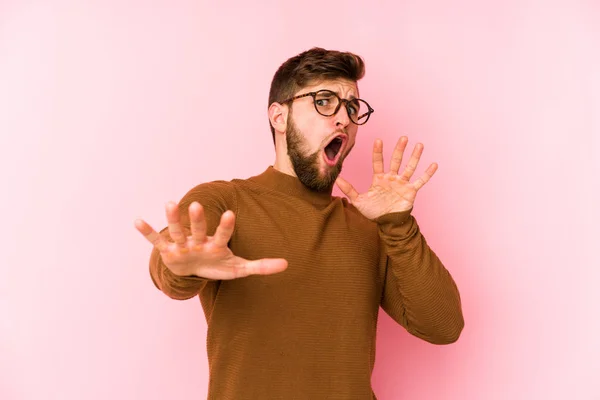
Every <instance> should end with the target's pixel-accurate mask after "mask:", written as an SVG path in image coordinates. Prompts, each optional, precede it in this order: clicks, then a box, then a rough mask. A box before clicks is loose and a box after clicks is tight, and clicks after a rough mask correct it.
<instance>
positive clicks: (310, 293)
mask: <svg viewBox="0 0 600 400" xmlns="http://www.w3.org/2000/svg"><path fill="white" fill-rule="evenodd" d="M193 201H197V202H199V203H200V204H202V206H203V208H204V214H205V217H206V223H207V235H209V236H211V235H213V234H214V232H215V230H216V228H217V226H218V224H219V221H220V218H221V215H222V214H223V213H224V212H225V211H227V210H232V211H233V212H234V213H235V216H236V222H235V228H234V232H233V235H232V237H231V240H230V242H229V244H228V245H229V248H230V249H231V250H232V252H233V253H234V254H235V255H237V256H239V257H243V258H245V259H248V260H255V259H260V258H284V259H286V260H287V261H288V267H287V269H286V270H284V271H283V272H280V273H277V274H273V275H251V276H248V277H245V278H238V279H232V280H210V279H204V278H200V277H196V276H185V277H182V276H177V275H175V274H173V273H172V272H171V271H170V270H169V269H168V268H166V266H165V265H164V263H163V262H162V260H161V257H160V253H159V252H158V251H157V250H156V249H154V250H153V251H152V254H151V257H150V275H151V277H152V281H153V282H154V284H155V285H156V287H157V288H158V289H160V290H161V291H162V292H164V294H166V295H167V296H169V297H170V298H173V299H177V300H186V299H191V298H193V297H195V296H198V298H199V300H200V303H201V306H202V309H203V312H204V316H205V318H206V323H207V334H206V339H207V356H208V364H209V387H208V399H211V400H212V399H214V400H229V399H232V400H233V399H235V400H240V399H253V400H254V399H261V400H263V399H285V400H291V399H310V400H316V399H330V400H331V399H345V400H346V399H376V396H375V394H374V392H373V390H372V387H371V374H372V371H373V367H374V363H375V340H376V332H377V317H378V311H379V308H380V307H381V308H382V309H383V310H384V311H385V312H386V313H387V314H388V315H389V316H390V317H391V318H392V319H393V320H395V321H396V322H397V323H398V324H400V325H401V326H403V327H404V328H405V329H406V330H407V331H408V332H409V333H410V334H412V335H414V336H416V337H419V338H421V339H423V340H425V341H427V342H430V343H433V344H449V343H453V342H455V341H456V340H457V339H458V337H459V335H460V333H461V331H462V328H463V325H464V322H463V315H462V310H461V301H460V295H459V291H458V289H457V286H456V284H455V282H454V280H453V279H452V277H451V275H450V273H449V272H448V270H447V269H446V268H445V266H444V265H443V264H442V262H441V261H440V259H439V258H438V257H437V255H436V254H435V253H434V251H433V250H432V249H431V248H430V247H429V245H428V244H427V242H426V240H425V238H424V236H423V235H422V234H421V232H420V230H419V226H418V224H417V221H416V219H415V217H414V216H413V215H412V214H411V212H412V210H408V211H404V212H396V213H390V214H386V215H382V216H380V217H379V218H376V219H374V220H369V219H367V218H366V217H364V216H363V215H362V214H361V213H360V212H359V211H358V210H357V209H356V208H355V207H354V206H353V205H352V204H350V203H349V202H348V200H347V199H346V198H344V197H336V196H333V195H332V192H314V191H312V190H310V189H308V188H307V187H306V186H304V185H303V184H302V183H301V182H300V181H299V180H298V178H297V177H295V176H291V175H287V174H284V173H282V172H280V171H278V170H276V169H275V168H274V167H273V166H269V167H268V168H267V169H266V170H265V171H264V172H263V173H261V174H259V175H256V176H252V177H250V178H247V179H233V180H231V181H213V182H207V183H202V184H199V185H197V186H196V187H194V188H192V189H191V190H190V191H189V192H187V193H186V194H185V196H184V197H183V198H182V199H181V201H180V202H179V211H180V215H181V222H182V226H183V227H184V230H186V232H187V234H188V235H189V228H190V222H189V217H188V208H189V206H190V204H191V203H192V202H193ZM161 234H162V235H164V236H165V237H166V238H167V239H169V240H170V238H169V234H168V230H167V228H164V229H163V230H162V231H161Z"/></svg>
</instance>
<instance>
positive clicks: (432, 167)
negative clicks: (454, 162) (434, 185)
mask: <svg viewBox="0 0 600 400" xmlns="http://www.w3.org/2000/svg"><path fill="white" fill-rule="evenodd" d="M437 168H438V165H437V164H436V163H432V164H431V165H430V166H429V168H427V170H426V171H425V173H424V174H423V175H422V176H421V177H420V178H419V179H417V180H416V181H415V183H414V185H415V189H417V190H419V189H421V188H422V187H423V186H425V184H426V183H427V182H429V180H430V179H431V177H432V176H433V174H435V171H437Z"/></svg>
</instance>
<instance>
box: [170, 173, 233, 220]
mask: <svg viewBox="0 0 600 400" xmlns="http://www.w3.org/2000/svg"><path fill="white" fill-rule="evenodd" d="M236 186H237V183H236V180H232V181H225V180H216V181H211V182H204V183H200V184H198V185H196V186H194V187H193V188H191V189H190V190H189V191H188V192H187V193H186V194H185V195H184V196H183V197H182V199H181V201H180V207H183V208H187V207H188V206H189V205H190V204H192V202H194V201H196V202H198V203H200V204H201V205H202V206H203V207H205V208H206V207H208V208H216V209H218V210H222V212H224V211H226V210H228V209H232V208H235V203H236Z"/></svg>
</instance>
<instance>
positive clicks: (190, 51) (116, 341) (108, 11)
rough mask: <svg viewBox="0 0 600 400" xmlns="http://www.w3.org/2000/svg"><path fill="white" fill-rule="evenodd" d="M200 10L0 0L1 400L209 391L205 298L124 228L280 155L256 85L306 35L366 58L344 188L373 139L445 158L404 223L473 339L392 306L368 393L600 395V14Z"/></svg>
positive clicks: (303, 44)
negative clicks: (184, 290)
mask: <svg viewBox="0 0 600 400" xmlns="http://www.w3.org/2000/svg"><path fill="white" fill-rule="evenodd" d="M150 3H151V4H152V5H149V4H150ZM202 3H204V4H202ZM212 3H213V2H210V3H209V2H200V1H184V0H182V1H178V2H172V1H167V0H157V1H153V2H146V1H141V0H140V1H127V2H123V1H116V0H112V1H107V0H104V1H100V0H96V1H87V2H81V1H74V0H72V1H67V0H64V1H58V0H57V1H53V2H50V1H34V0H31V1H12V2H11V1H8V2H7V0H4V1H3V2H0V93H1V95H0V149H2V157H0V171H1V172H0V173H1V174H2V180H1V182H2V186H3V187H4V192H3V193H4V194H3V195H2V196H0V202H1V204H0V205H1V208H0V209H1V210H2V223H3V229H2V241H1V242H2V243H3V246H2V251H1V252H0V399H3V400H13V399H15V400H16V399H28V400H29V399H61V400H65V399H69V400H71V399H73V400H75V399H86V400H96V399H98V400H100V399H166V398H170V399H183V398H188V399H189V398H196V399H200V398H203V396H204V395H205V393H206V383H207V379H206V376H207V364H206V358H205V357H206V354H205V348H204V345H205V323H204V319H203V315H202V313H201V308H200V305H199V304H198V302H197V300H193V301H188V302H176V301H172V300H169V299H168V298H166V296H164V295H161V293H160V292H158V291H157V290H156V289H155V288H154V286H153V285H152V283H151V281H150V277H149V274H148V267H147V262H148V255H149V251H150V247H149V244H148V243H147V242H145V241H144V239H143V238H142V237H141V236H140V235H139V233H137V232H136V231H135V229H134V227H133V220H134V218H136V217H138V216H141V217H144V218H146V219H147V220H148V221H150V222H151V223H152V224H154V225H155V226H156V227H162V226H163V224H164V223H165V218H164V213H163V205H164V203H165V202H166V201H168V200H178V199H179V198H180V197H181V196H182V195H183V194H184V193H185V192H186V191H187V190H188V189H189V188H190V187H192V186H193V185H196V184H197V183H200V182H203V181H208V180H213V179H231V178H233V177H247V176H249V175H251V174H255V173H259V172H261V171H262V170H263V169H264V168H265V167H266V165H268V164H269V163H271V162H272V161H273V159H274V153H273V148H272V143H271V137H270V133H269V131H268V126H267V117H266V105H267V104H266V101H267V93H268V87H269V83H270V79H271V77H272V74H273V73H274V71H275V69H276V68H277V67H278V66H279V64H280V63H281V62H283V61H284V60H285V59H286V58H287V57H289V56H292V55H294V54H296V53H298V52H300V51H302V50H305V49H307V48H309V47H312V46H314V45H319V46H324V47H328V48H336V49H343V50H352V51H355V52H357V53H359V54H361V55H363V56H364V58H365V59H366V62H367V76H366V78H365V79H364V81H363V82H362V84H361V94H362V95H363V96H364V97H365V98H366V99H368V101H369V102H370V103H371V104H372V105H373V107H374V108H375V109H376V110H377V111H376V113H375V114H374V116H373V118H372V120H371V121H370V122H369V124H368V125H367V126H365V127H364V128H362V130H361V131H360V138H359V141H358V144H357V147H356V148H355V151H354V153H353V155H352V156H351V157H350V158H349V160H348V164H347V165H346V167H345V174H344V176H345V177H346V178H347V179H349V180H350V181H351V182H353V183H355V185H356V186H357V187H358V188H360V189H364V188H366V184H367V182H368V178H369V173H370V165H369V157H370V154H369V152H370V149H371V145H372V141H373V139H374V138H375V137H376V136H379V137H382V138H383V139H384V143H385V144H386V145H387V147H386V148H385V150H386V154H389V150H390V149H391V146H392V143H394V142H395V141H396V139H397V138H398V137H399V136H400V135H401V134H407V135H408V136H409V138H410V140H411V143H412V144H414V143H415V142H416V141H417V140H418V141H422V142H424V143H425V154H424V162H423V164H424V165H426V164H428V163H429V162H431V161H436V162H438V163H439V165H440V168H439V170H438V173H437V174H436V176H435V177H434V179H433V180H432V181H431V182H430V183H429V184H428V186H427V187H426V188H425V189H423V191H422V192H421V193H420V195H419V198H418V199H417V207H416V209H415V215H416V216H417V218H418V220H419V222H420V224H421V227H422V230H423V232H424V233H425V235H426V237H427V238H428V241H429V242H430V244H431V245H432V246H433V247H434V249H435V250H436V251H437V252H438V254H439V255H440V256H441V257H442V259H443V260H444V261H445V263H446V264H447V267H448V268H449V269H450V271H451V272H452V273H453V275H454V277H455V279H456V281H457V282H458V284H459V287H460V289H461V293H462V297H463V302H464V312H465V319H466V327H465V330H464V333H463V336H462V337H461V339H460V340H459V342H458V343H456V344H454V345H451V346H447V347H434V346H432V345H429V344H427V343H424V342H421V341H419V340H417V339H415V338H412V337H410V336H408V334H406V333H405V332H404V331H403V330H402V328H400V327H398V326H395V325H394V324H393V323H392V322H391V320H390V319H389V318H387V317H386V316H385V315H382V319H381V324H380V327H381V329H380V333H379V339H378V360H377V364H376V370H375V375H374V378H373V382H374V386H375V389H376V392H377V393H378V395H379V397H380V399H382V400H396V399H403V398H405V399H413V400H420V399H423V400H430V399H439V400H444V399H460V400H475V399H477V400H479V399H499V400H500V399H502V400H505V399H527V400H530V399H540V400H551V399H561V400H562V399H576V400H582V399H584V400H587V399H600V384H599V383H598V377H600V361H599V360H600V346H599V344H598V337H599V335H600V326H599V323H598V322H597V321H598V315H599V314H600V311H599V304H600V294H599V292H600V291H599V290H598V281H599V279H600V273H599V272H598V270H599V267H600V257H599V256H598V254H597V248H598V247H597V244H598V238H600V218H599V212H598V204H600V186H599V182H600V180H599V179H598V174H599V173H600V162H599V161H598V160H599V159H600V157H599V156H598V155H599V154H600V72H599V71H600V6H599V5H598V2H595V1H592V0H589V1H573V0H555V1H544V2H542V1H533V0H526V1H523V0H519V1H517V0H513V1H486V2H479V1H474V0H473V1H467V0H463V1H453V2H445V1H439V0H438V1H435V0H428V1H420V2H416V1H410V2H409V1H397V2H391V1H390V2H384V1H373V2H370V3H369V2H368V1H366V0H365V1H350V0H346V1H335V2H320V1H303V2H295V3H293V4H292V3H286V5H283V4H282V3H283V2H268V1H263V2H258V3H257V2H253V4H252V5H251V6H250V5H232V3H233V2H227V3H228V5H219V6H216V5H213V4H212ZM214 3H216V2H214ZM239 3H240V4H241V2H239ZM392 3H393V4H392ZM228 6H232V8H231V9H230V10H226V7H228ZM233 98H235V99H236V100H231V99H233ZM240 99H241V100H240ZM249 150H250V152H248V151H249ZM247 152H248V153H247ZM421 167H422V168H424V167H423V166H421ZM7 184H8V185H7ZM338 193H339V192H338Z"/></svg>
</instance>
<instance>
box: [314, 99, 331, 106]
mask: <svg viewBox="0 0 600 400" xmlns="http://www.w3.org/2000/svg"><path fill="white" fill-rule="evenodd" d="M315 103H317V106H319V107H325V106H328V105H329V99H323V98H319V99H315Z"/></svg>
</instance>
